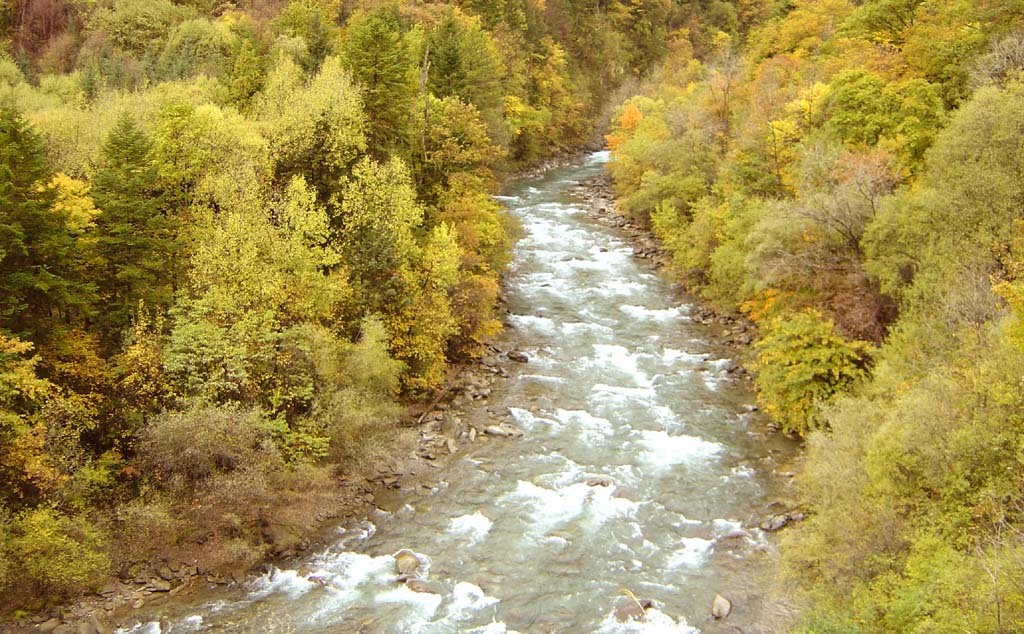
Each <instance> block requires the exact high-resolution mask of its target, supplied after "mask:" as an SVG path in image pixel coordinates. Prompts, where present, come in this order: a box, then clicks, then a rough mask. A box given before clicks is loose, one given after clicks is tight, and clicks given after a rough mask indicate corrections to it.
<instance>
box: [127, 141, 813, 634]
mask: <svg viewBox="0 0 1024 634" xmlns="http://www.w3.org/2000/svg"><path fill="white" fill-rule="evenodd" d="M607 159H608V156H607V153H596V154H593V155H591V156H589V157H586V158H584V159H581V160H579V161H577V162H576V163H574V164H573V165H570V166H568V167H564V168H559V169H554V170H551V171H549V172H546V173H544V174H542V175H540V176H536V177H530V178H524V179H520V180H518V181H515V182H513V183H511V184H510V185H509V186H508V187H507V188H506V190H505V195H504V196H502V197H501V200H502V201H503V202H504V203H505V204H506V205H507V206H508V207H509V209H510V211H511V212H512V213H513V214H515V215H516V216H517V217H518V218H519V219H520V220H521V222H522V224H523V229H524V237H523V239H522V240H521V241H520V242H519V244H518V245H517V247H516V254H515V259H514V262H513V264H512V267H511V271H510V272H509V275H508V277H507V285H506V292H507V297H508V302H509V309H510V313H511V314H510V315H509V317H508V320H507V323H508V328H507V332H506V334H505V335H504V336H503V339H504V341H503V345H505V346H506V347H509V348H515V349H517V350H522V351H524V352H525V353H526V354H527V355H528V356H529V362H528V363H525V364H512V363H509V364H507V365H505V366H504V367H505V368H506V369H507V370H508V372H509V375H510V376H509V378H508V379H505V380H500V381H499V382H497V383H496V384H494V385H493V386H492V392H491V395H490V399H489V401H488V402H487V403H482V402H473V403H470V404H469V405H468V406H467V407H466V408H465V411H464V412H463V413H462V415H463V418H472V417H474V416H476V417H479V418H486V417H487V416H488V414H487V413H486V412H485V410H484V408H485V407H488V406H489V407H491V408H494V407H500V408H507V412H508V414H507V416H508V418H509V421H510V422H512V423H513V424H515V425H516V426H517V427H518V428H520V429H521V430H522V431H523V432H524V434H525V435H524V437H523V438H516V439H510V438H490V437H485V438H478V439H477V440H476V442H473V443H468V442H466V441H460V444H461V445H464V446H463V447H461V449H460V452H459V453H458V454H457V456H455V457H454V458H453V459H452V460H451V461H449V462H448V463H446V464H445V465H444V466H442V467H441V468H440V469H437V470H435V471H434V472H433V477H432V480H431V481H430V484H431V485H432V487H433V490H432V491H425V490H423V489H422V488H418V489H417V490H410V491H405V492H401V493H399V494H398V496H399V497H398V499H397V501H392V502H393V503H391V504H387V505H386V506H388V508H391V509H392V510H391V511H384V510H380V511H378V512H377V513H376V514H374V515H373V516H372V517H369V518H367V520H366V521H364V522H362V523H359V524H356V525H349V526H346V527H344V528H339V529H338V530H337V535H336V537H334V538H333V543H332V544H331V545H330V546H329V547H327V548H325V549H322V550H321V551H319V552H316V553H314V554H311V555H310V556H309V557H307V558H306V559H304V560H302V561H296V562H294V563H292V564H287V565H285V564H281V565H280V567H279V568H275V569H274V570H273V571H272V572H271V573H268V574H266V575H264V576H263V577H262V578H259V579H257V580H255V581H253V582H250V583H248V584H246V585H245V586H244V587H235V588H227V589H224V588H218V589H211V590H209V591H203V592H200V593H196V594H192V595H191V596H189V597H187V598H185V599H184V600H182V601H179V602H178V603H171V604H168V605H165V606H163V607H162V608H161V611H160V613H158V614H150V615H148V616H142V618H141V619H140V620H141V622H140V623H139V624H138V625H137V626H135V627H132V628H125V629H122V630H119V631H120V632H131V633H132V634H143V633H145V634H155V633H160V634H178V633H183V632H223V633H228V632H232V633H233V632H296V633H306V632H310V633H312V632H316V633H318V634H324V633H337V634H340V633H349V632H367V633H392V632H394V633H422V634H441V633H451V632H467V633H469V632H473V633H478V634H502V633H505V632H509V631H512V630H515V631H519V632H523V633H526V634H530V633H535V632H536V633H551V632H567V633H575V632H580V633H589V632H601V633H626V632H637V633H677V632H684V633H690V632H709V633H714V632H748V633H753V632H777V631H779V630H778V629H777V627H778V623H779V622H780V620H781V619H784V618H785V616H786V612H787V610H786V609H785V606H783V605H782V604H780V603H779V602H778V601H776V600H774V599H773V596H772V595H773V592H772V587H773V583H774V579H773V573H774V571H775V569H776V555H775V548H774V545H773V543H772V541H771V540H770V539H769V538H768V536H766V535H765V534H764V533H762V531H761V530H760V529H758V528H757V526H758V525H759V524H760V522H761V521H762V520H763V519H764V518H765V517H766V516H767V515H770V514H771V503H772V501H773V500H775V499H776V498H777V497H778V496H780V495H783V494H784V489H785V483H786V479H785V477H780V476H779V475H776V473H775V471H776V470H777V468H778V466H779V465H780V464H782V463H784V462H785V461H787V460H788V459H789V458H791V457H792V455H793V447H792V446H791V443H790V442H789V441H786V440H785V439H782V438H778V437H766V436H765V435H764V434H763V429H764V420H763V419H761V418H760V417H759V416H760V415H759V414H757V413H756V412H752V411H751V410H752V408H751V407H750V406H751V405H752V404H753V401H754V396H753V394H752V392H751V391H750V388H749V385H747V384H744V383H742V382H738V381H736V380H734V379H733V378H731V375H730V374H729V372H728V371H727V370H728V368H729V366H730V364H732V363H733V360H732V358H731V357H732V356H733V354H734V352H733V351H731V350H730V349H728V348H725V347H722V346H720V345H719V344H717V343H715V340H714V337H713V336H712V334H711V330H710V327H709V326H705V325H702V324H700V323H697V322H696V321H694V320H692V319H691V318H690V317H689V315H690V311H691V306H690V305H689V304H688V303H687V300H686V298H685V297H683V296H680V295H679V294H677V293H675V292H674V291H673V290H672V287H671V285H670V284H668V283H667V282H666V281H664V280H663V279H661V278H660V277H659V276H658V275H657V273H656V272H655V271H654V270H653V269H651V268H650V266H649V265H648V264H645V263H642V262H639V261H637V260H636V259H634V257H633V255H632V249H631V248H630V247H629V245H628V243H627V242H626V239H625V237H624V235H623V234H622V233H620V230H618V229H615V228H613V227H611V226H608V225H607V224H605V223H602V222H600V221H599V220H597V219H595V218H594V217H593V216H592V215H591V214H588V213H587V212H588V209H587V208H586V206H585V203H584V202H583V201H582V200H581V199H579V198H574V197H573V194H572V190H573V187H574V186H575V185H577V184H578V183H579V182H581V181H584V180H586V179H588V178H591V177H593V176H595V175H598V174H600V173H602V171H603V170H604V163H605V162H606V161H607ZM501 411H502V412H504V411H505V410H504V409H502V410H501ZM588 480H589V483H588ZM401 549H410V550H412V551H414V552H415V553H417V554H418V556H419V557H420V559H421V560H422V561H423V562H424V564H425V566H424V572H425V574H424V577H425V579H426V580H427V581H429V582H431V583H432V584H434V590H436V591H438V592H439V594H434V593H425V592H414V591H412V590H411V589H409V587H407V586H405V585H402V584H399V583H396V581H395V557H394V555H395V554H396V553H397V552H398V551H399V550H401ZM303 566H304V567H305V568H306V570H303V571H302V573H304V574H305V573H311V574H308V576H303V575H301V574H300V571H299V568H300V567H303ZM624 590H628V591H629V592H632V593H633V594H634V595H635V596H636V597H639V598H640V599H649V600H651V601H653V607H652V608H650V609H648V610H647V614H646V618H645V620H644V621H643V622H626V623H622V622H619V620H618V619H617V618H616V615H615V611H616V608H617V607H618V606H621V605H624V604H626V603H628V602H630V601H632V599H629V598H628V597H627V596H626V595H625V594H624V593H623V591H624ZM716 593H720V594H722V595H723V596H725V597H727V598H729V599H730V600H731V601H732V602H733V604H734V608H733V612H732V614H731V616H730V617H729V618H728V619H725V620H723V621H716V620H714V619H713V618H712V616H711V614H710V607H711V603H712V599H713V598H714V596H715V594H716Z"/></svg>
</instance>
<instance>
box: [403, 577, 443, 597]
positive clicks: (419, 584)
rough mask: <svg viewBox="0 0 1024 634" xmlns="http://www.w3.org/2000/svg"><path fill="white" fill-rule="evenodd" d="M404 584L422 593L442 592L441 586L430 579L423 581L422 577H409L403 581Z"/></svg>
mask: <svg viewBox="0 0 1024 634" xmlns="http://www.w3.org/2000/svg"><path fill="white" fill-rule="evenodd" d="M405 586H406V587H407V588H409V589H410V590H412V591H413V592H422V593H424V594H442V589H441V586H440V585H439V584H437V583H433V582H431V581H424V580H423V579H409V580H408V581H406V582H405Z"/></svg>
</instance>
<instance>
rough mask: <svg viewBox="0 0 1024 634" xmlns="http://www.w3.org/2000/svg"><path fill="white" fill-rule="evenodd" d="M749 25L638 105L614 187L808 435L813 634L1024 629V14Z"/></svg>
mask: <svg viewBox="0 0 1024 634" xmlns="http://www.w3.org/2000/svg"><path fill="white" fill-rule="evenodd" d="M730 4H731V6H732V8H733V9H735V11H734V12H733V14H732V15H733V16H734V17H735V20H734V21H732V23H731V26H730V28H722V29H721V30H720V32H718V33H715V34H710V40H711V47H712V48H711V50H710V51H707V50H703V51H702V50H696V49H695V48H694V47H693V42H692V41H691V39H690V38H686V37H678V38H674V39H671V40H670V42H669V47H668V48H669V53H668V57H667V59H666V61H665V62H664V64H662V65H660V66H659V67H658V68H657V69H655V71H654V72H653V73H652V75H651V76H650V77H649V78H648V79H647V80H646V81H645V82H644V83H643V85H642V86H641V88H640V89H639V90H638V94H637V95H636V96H634V97H631V98H629V99H628V100H626V101H625V102H624V103H623V104H622V105H621V106H620V108H619V109H618V111H617V113H616V117H615V126H614V130H613V131H612V133H611V134H610V135H609V136H608V142H609V144H610V145H611V147H612V148H613V150H614V154H613V163H612V165H611V170H612V173H613V176H614V180H615V185H616V187H617V189H618V191H619V193H620V195H621V197H622V198H621V208H622V209H623V210H624V211H625V213H627V214H628V215H630V216H631V217H632V218H634V219H635V220H637V221H638V222H642V223H645V224H647V226H649V227H650V228H651V229H652V230H653V231H654V232H655V233H656V234H657V235H658V236H659V237H660V238H661V239H662V241H663V243H664V245H665V247H666V249H667V250H668V251H669V252H670V254H671V256H672V262H673V270H674V272H675V274H676V275H678V276H679V278H680V279H681V280H683V281H685V282H686V283H687V284H688V286H689V287H690V288H692V289H694V290H695V292H697V293H698V294H699V295H700V296H701V297H702V298H704V299H705V300H707V301H709V302H711V303H712V304H714V305H716V306H717V307H718V308H719V309H721V310H725V311H730V312H737V313H742V314H743V315H745V316H746V317H747V318H749V319H750V320H752V321H753V322H755V323H756V324H757V326H758V330H759V334H760V337H759V341H758V342H757V343H756V344H755V345H754V347H753V349H752V351H751V362H752V364H753V366H754V367H755V368H756V369H757V371H758V376H757V386H758V390H759V394H758V396H759V401H760V403H761V405H762V409H764V410H765V411H766V412H767V413H768V414H769V415H770V416H772V417H773V418H774V419H775V421H776V422H777V424H778V425H779V426H780V427H781V428H782V429H784V430H786V431H788V432H792V433H795V434H799V435H803V436H805V437H806V439H807V453H806V460H805V465H804V469H803V473H802V474H801V475H799V476H798V485H799V489H800V496H801V498H802V503H803V504H804V505H805V506H806V508H807V510H808V511H810V515H809V519H808V520H807V521H806V522H804V523H802V524H801V525H800V526H798V527H796V528H794V529H791V530H788V534H787V536H786V539H785V540H784V544H783V556H784V559H785V561H786V572H787V575H786V576H787V581H788V582H789V583H791V584H793V585H792V587H793V588H794V591H801V592H802V593H803V594H802V596H803V598H804V600H805V601H806V604H807V605H809V606H810V607H809V609H808V610H807V614H806V621H805V623H804V624H803V627H802V631H804V632H807V633H814V634H826V633H828V634H839V633H842V634H856V633H865V634H866V633H876V632H893V633H901V634H907V633H919V634H924V633H928V634H937V633H950V634H952V633H954V632H956V633H963V632H1017V631H1022V629H1024V213H1022V210H1024V167H1022V166H1024V83H1022V82H1024V31H1022V26H1024V3H1021V2H1019V1H1015V0H1011V1H994V0H952V1H947V0H941V1H939V0H863V1H860V2H851V1H849V0H791V1H787V2H765V3H740V2H737V3H730ZM746 10H750V11H753V16H754V17H753V19H751V18H747V19H746V21H745V20H744V16H745V15H750V14H745V13H744V11H746Z"/></svg>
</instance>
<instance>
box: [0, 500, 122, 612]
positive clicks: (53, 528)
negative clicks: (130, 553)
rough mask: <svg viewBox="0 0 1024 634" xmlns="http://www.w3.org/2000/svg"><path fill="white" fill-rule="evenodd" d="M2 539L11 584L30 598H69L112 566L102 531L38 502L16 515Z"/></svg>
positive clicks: (97, 580) (96, 581) (90, 585)
mask: <svg viewBox="0 0 1024 634" xmlns="http://www.w3.org/2000/svg"><path fill="white" fill-rule="evenodd" d="M5 541H6V543H5V544H3V551H4V555H5V556H6V559H7V560H8V561H9V565H10V566H11V568H12V569H14V570H17V571H18V578H17V580H15V581H13V583H12V585H14V590H15V592H16V593H17V594H18V595H19V596H23V597H26V598H29V599H33V598H34V599H36V600H38V597H52V598H68V597H71V596H74V595H76V594H79V593H81V592H84V591H86V590H89V589H94V588H96V587H98V586H99V585H100V584H101V583H102V582H103V580H104V579H105V578H106V576H107V575H108V574H109V572H110V560H109V558H108V557H107V554H106V540H105V538H104V536H103V535H102V534H101V533H100V531H98V530H97V529H96V528H95V527H94V526H92V525H90V524H89V523H88V522H87V521H85V520H84V519H81V518H73V517H68V516H66V515H63V514H62V513H60V512H59V511H57V510H55V509H53V508H49V507H37V508H35V509H32V510H30V511H25V512H24V513H22V514H21V515H19V516H18V517H17V518H15V520H14V521H13V522H12V523H11V526H10V528H9V533H8V535H7V539H6V540H5ZM0 562H2V559H0Z"/></svg>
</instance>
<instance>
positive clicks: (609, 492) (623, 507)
mask: <svg viewBox="0 0 1024 634" xmlns="http://www.w3.org/2000/svg"><path fill="white" fill-rule="evenodd" d="M506 498H510V499H518V500H523V501H525V502H526V504H527V506H528V508H529V509H530V510H529V511H528V514H529V519H530V523H531V524H532V526H533V527H534V528H535V529H536V530H538V531H540V532H546V531H547V530H549V529H551V528H553V527H555V526H558V525H561V524H564V523H565V522H567V521H569V520H572V519H574V518H577V517H582V518H583V521H585V522H586V523H588V524H590V525H592V526H600V525H601V524H603V523H604V522H606V521H607V520H609V519H611V518H613V517H626V516H630V515H632V514H633V513H635V512H636V509H637V508H638V506H639V505H638V504H637V503H636V502H633V501H632V500H628V499H626V498H621V497H615V496H614V490H613V487H601V486H598V487H591V486H588V485H587V484H586V483H585V482H577V483H575V484H571V485H569V486H565V487H561V488H559V489H548V488H545V487H542V486H538V485H536V484H534V483H532V482H526V481H524V480H520V481H519V483H518V484H517V485H516V490H515V491H513V492H512V493H510V494H508V495H507V496H506Z"/></svg>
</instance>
